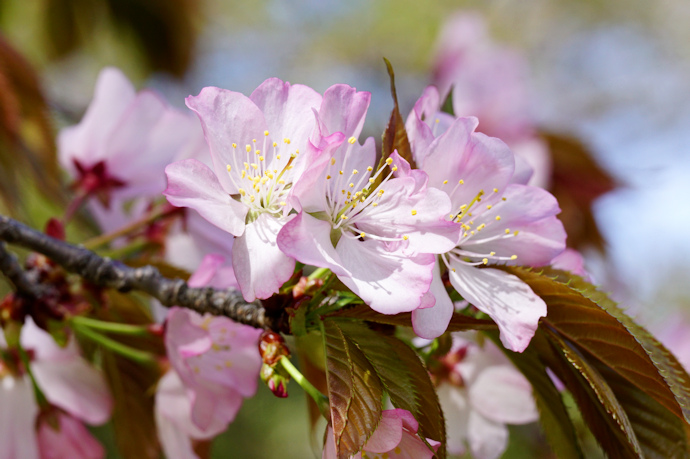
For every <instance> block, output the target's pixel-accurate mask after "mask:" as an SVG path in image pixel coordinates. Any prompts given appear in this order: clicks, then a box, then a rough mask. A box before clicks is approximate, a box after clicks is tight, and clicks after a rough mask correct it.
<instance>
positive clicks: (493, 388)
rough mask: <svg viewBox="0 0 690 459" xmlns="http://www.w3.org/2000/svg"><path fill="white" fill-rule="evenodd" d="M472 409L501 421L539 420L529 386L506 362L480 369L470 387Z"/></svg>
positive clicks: (514, 422) (505, 422)
mask: <svg viewBox="0 0 690 459" xmlns="http://www.w3.org/2000/svg"><path fill="white" fill-rule="evenodd" d="M469 397H470V400H471V402H472V406H473V408H474V409H475V410H476V411H477V412H478V413H481V414H482V415H483V416H484V417H485V418H486V419H489V420H491V421H494V422H496V423H502V424H527V423H529V422H534V421H537V420H538V419H539V413H538V411H537V407H536V405H535V403H534V397H532V386H531V385H530V383H529V382H528V381H527V379H525V377H524V376H523V375H522V373H520V372H519V371H518V370H516V369H515V368H513V367H511V366H509V365H500V366H492V367H489V368H486V369H485V370H484V371H482V372H481V373H480V374H479V375H478V376H477V379H476V380H475V381H474V383H473V384H472V386H471V387H470V388H469Z"/></svg>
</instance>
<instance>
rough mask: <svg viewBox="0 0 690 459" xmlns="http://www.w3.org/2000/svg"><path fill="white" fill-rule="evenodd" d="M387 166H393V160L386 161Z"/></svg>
mask: <svg viewBox="0 0 690 459" xmlns="http://www.w3.org/2000/svg"><path fill="white" fill-rule="evenodd" d="M386 164H388V165H389V166H390V165H391V164H393V158H388V159H386Z"/></svg>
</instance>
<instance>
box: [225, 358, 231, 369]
mask: <svg viewBox="0 0 690 459" xmlns="http://www.w3.org/2000/svg"><path fill="white" fill-rule="evenodd" d="M225 367H226V368H231V367H232V362H231V361H229V360H226V361H225Z"/></svg>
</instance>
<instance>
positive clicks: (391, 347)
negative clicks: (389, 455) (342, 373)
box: [337, 320, 446, 458]
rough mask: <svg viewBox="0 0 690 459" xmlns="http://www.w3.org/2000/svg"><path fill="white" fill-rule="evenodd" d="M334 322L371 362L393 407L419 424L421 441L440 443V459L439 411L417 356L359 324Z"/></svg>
mask: <svg viewBox="0 0 690 459" xmlns="http://www.w3.org/2000/svg"><path fill="white" fill-rule="evenodd" d="M337 323H338V326H339V327H340V329H341V330H342V332H343V333H344V334H345V335H346V336H347V338H349V339H351V340H352V341H354V342H355V343H356V345H357V347H358V348H359V349H360V350H361V351H362V352H363V353H364V355H365V356H366V358H367V359H368V360H369V362H371V364H372V366H373V367H374V370H375V371H376V374H377V375H378V377H379V378H381V382H382V383H383V385H384V387H385V389H386V392H387V393H388V395H389V397H390V399H391V403H392V404H393V406H395V407H396V408H402V409H405V410H407V411H409V412H410V413H412V415H413V416H414V417H415V419H417V421H418V422H419V433H420V434H421V438H422V440H425V439H426V438H431V439H433V440H437V441H439V442H441V446H440V447H439V450H438V453H437V457H438V458H444V457H445V455H446V451H445V448H446V431H445V421H444V419H443V412H442V411H441V407H440V405H439V402H438V396H437V395H436V390H435V388H434V385H433V383H432V382H431V379H430V378H429V373H428V372H427V370H426V367H425V366H424V364H423V363H422V361H421V360H420V359H419V356H418V355H417V353H416V352H415V351H414V350H413V349H412V348H410V347H409V346H408V345H407V344H405V343H404V342H403V341H401V340H399V339H397V338H395V337H394V336H389V335H385V334H381V333H377V332H375V331H374V330H371V329H370V328H369V327H367V325H366V324H364V323H362V322H355V321H351V320H347V321H346V320H339V321H338V322H337Z"/></svg>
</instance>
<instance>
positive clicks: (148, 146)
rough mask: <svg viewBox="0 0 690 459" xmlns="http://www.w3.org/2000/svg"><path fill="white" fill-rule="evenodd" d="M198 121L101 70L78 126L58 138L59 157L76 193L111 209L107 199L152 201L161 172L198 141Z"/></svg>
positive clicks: (112, 72)
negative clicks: (92, 196)
mask: <svg viewBox="0 0 690 459" xmlns="http://www.w3.org/2000/svg"><path fill="white" fill-rule="evenodd" d="M200 140H202V138H201V136H200V127H199V122H198V121H197V120H196V119H194V117H193V116H191V115H190V114H188V113H184V112H182V111H180V110H177V109H175V108H172V107H170V106H169V105H168V104H167V103H166V102H165V101H164V100H163V99H162V98H161V97H160V96H159V95H157V94H156V93H154V92H152V91H148V90H144V91H140V92H139V93H137V92H136V91H135V89H134V87H133V86H132V84H131V83H130V82H129V81H128V80H127V78H126V77H125V76H124V75H123V74H122V72H121V71H120V70H118V69H116V68H111V67H109V68H105V69H104V70H102V71H101V73H100V75H99V76H98V81H97V82H96V89H95V91H94V97H93V100H92V101H91V104H90V105H89V107H88V109H87V110H86V114H85V115H84V117H83V118H82V120H81V122H80V123H79V124H77V125H76V126H71V127H68V128H65V129H63V130H62V131H61V132H60V134H59V136H58V158H59V160H60V164H61V165H62V167H64V168H65V169H66V170H67V171H68V172H69V174H70V175H71V176H72V178H73V179H74V186H75V187H76V189H77V190H78V191H80V192H82V193H84V194H87V195H94V196H96V197H99V198H100V200H101V201H102V202H103V203H104V204H107V205H106V206H104V207H110V204H111V200H115V201H120V202H122V201H124V200H126V199H130V198H134V197H153V196H156V195H158V194H160V193H161V192H162V191H163V189H164V188H165V175H164V172H163V171H164V168H165V166H166V165H167V164H169V163H170V162H171V161H173V160H174V159H175V158H178V157H189V155H191V154H193V153H192V150H195V149H197V148H199V147H200V146H203V143H200Z"/></svg>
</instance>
